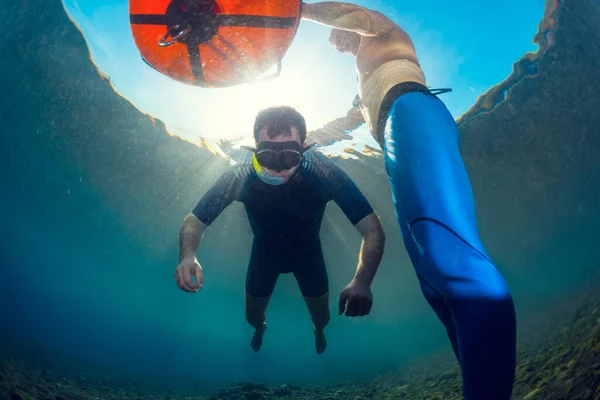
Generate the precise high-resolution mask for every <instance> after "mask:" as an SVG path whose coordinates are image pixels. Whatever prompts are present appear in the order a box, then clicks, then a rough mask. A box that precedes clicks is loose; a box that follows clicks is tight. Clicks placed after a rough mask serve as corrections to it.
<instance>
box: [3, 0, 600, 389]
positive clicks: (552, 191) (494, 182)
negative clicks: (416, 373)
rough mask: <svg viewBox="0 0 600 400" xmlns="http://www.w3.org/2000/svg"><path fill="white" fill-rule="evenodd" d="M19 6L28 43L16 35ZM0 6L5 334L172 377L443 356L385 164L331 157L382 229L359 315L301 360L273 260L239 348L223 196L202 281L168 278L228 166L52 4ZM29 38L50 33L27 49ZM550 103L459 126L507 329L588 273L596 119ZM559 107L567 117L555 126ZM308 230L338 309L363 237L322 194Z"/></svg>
mask: <svg viewBox="0 0 600 400" xmlns="http://www.w3.org/2000/svg"><path fill="white" fill-rule="evenodd" d="M33 16H35V18H39V21H40V24H39V26H38V31H37V35H38V36H35V40H33V39H32V38H31V37H29V36H27V35H28V34H29V28H28V27H29V25H28V24H27V23H26V21H27V20H28V18H33ZM8 18H10V19H11V20H14V21H16V22H15V27H14V29H13V30H12V31H11V32H8V33H6V35H8V36H7V37H8V39H10V40H6V41H3V42H2V43H1V44H0V50H1V51H0V54H4V55H5V56H6V57H7V58H4V59H3V60H2V62H0V76H3V84H2V85H0V129H1V134H0V160H1V161H0V166H1V168H0V178H1V182H0V184H1V186H0V210H1V211H0V213H1V215H2V220H1V221H2V230H0V265H1V276H0V307H1V308H0V311H1V312H0V334H1V335H2V339H3V341H4V343H5V344H7V346H8V347H9V348H10V347H11V346H13V347H15V348H16V347H17V346H19V348H24V349H26V351H27V349H29V350H28V351H30V352H31V354H32V355H34V356H35V355H36V354H38V353H39V354H42V353H44V354H46V353H47V354H52V357H54V360H55V361H56V364H57V365H58V364H61V363H70V364H71V365H77V366H80V367H82V368H84V370H87V371H89V372H90V373H92V372H99V373H102V374H106V375H112V376H117V377H125V378H127V377H131V378H132V379H133V378H136V379H138V378H139V379H147V380H152V381H153V382H154V383H159V384H164V385H180V386H185V385H200V386H208V385H221V384H226V383H229V382H232V381H242V380H244V381H246V380H252V381H261V382H265V383H306V382H313V383H325V382H333V381H339V380H346V379H356V378H368V377H371V376H374V375H376V374H378V373H381V372H385V371H388V370H390V369H393V368H399V367H402V366H403V365H406V364H407V363H409V362H410V361H411V360H414V359H420V358H422V357H426V356H428V355H431V354H436V353H438V352H449V350H450V349H449V344H448V342H447V339H446V336H445V332H444V331H443V328H442V325H441V324H440V323H439V322H438V321H437V319H436V318H435V315H434V314H433V312H432V311H431V310H430V309H429V307H428V306H427V304H426V303H425V300H424V299H423V298H422V295H421V293H420V291H419V287H418V282H417V279H416V277H415V276H414V272H413V269H412V266H411V265H410V263H409V262H408V258H407V255H406V252H405V250H404V248H403V245H402V242H401V238H400V236H399V232H398V227H397V225H396V222H395V217H394V215H393V209H392V205H391V199H390V194H389V186H388V183H387V178H386V177H385V175H384V171H383V165H382V160H381V159H380V158H371V159H366V158H363V159H359V160H338V162H339V163H340V165H341V166H342V167H343V168H344V169H345V170H347V172H348V173H349V174H350V175H351V176H352V177H353V178H354V179H355V181H356V183H357V184H358V186H359V187H360V188H361V189H362V190H363V191H364V192H365V193H366V194H367V197H368V198H369V200H370V201H371V202H372V203H373V205H374V206H375V208H376V209H377V211H378V212H379V213H380V214H381V216H382V218H383V221H384V226H385V230H386V233H387V235H388V241H387V248H386V254H385V257H384V260H383V262H382V265H381V267H380V271H379V273H378V275H377V277H376V280H375V283H374V285H373V292H374V300H375V304H374V307H373V311H372V313H371V315H370V316H369V317H367V318H363V319H348V318H346V317H343V316H335V315H334V316H333V318H332V322H331V324H330V326H329V327H328V328H327V330H326V334H327V337H328V339H329V348H328V349H327V351H326V353H325V354H323V355H321V356H317V355H316V354H315V352H314V344H313V335H312V327H311V323H310V320H309V317H308V313H307V311H306V308H305V306H304V304H303V302H302V299H301V296H300V292H299V290H298V288H297V286H296V284H295V282H294V281H293V279H292V277H291V276H284V277H282V278H280V280H279V282H278V286H277V288H276V291H275V294H274V297H273V299H272V302H271V305H270V307H269V311H268V314H267V320H268V322H269V330H268V332H267V333H266V336H265V343H264V345H263V348H262V350H261V352H260V353H258V354H257V353H254V352H253V351H252V350H251V348H250V346H249V341H250V337H251V334H252V330H251V328H250V327H249V326H248V325H247V324H246V322H245V320H244V312H243V284H244V274H245V267H246V263H247V258H248V254H249V249H250V244H251V233H250V229H249V227H248V223H247V221H246V219H245V213H244V210H243V208H242V207H241V206H240V205H239V204H238V205H233V206H231V207H230V208H229V209H228V210H227V211H226V212H225V213H224V214H223V215H222V216H221V217H220V218H219V219H218V220H217V221H216V222H215V223H214V225H212V226H211V228H210V229H209V230H208V231H207V233H206V236H205V238H204V240H203V243H202V246H201V250H200V252H199V260H200V262H201V264H202V265H203V267H204V270H205V288H204V289H203V290H202V292H201V293H198V294H194V295H190V294H186V293H183V292H181V291H180V290H179V289H177V287H176V286H175V282H174V279H173V271H174V268H175V266H176V263H177V253H178V248H177V245H178V243H177V235H178V231H179V227H180V224H181V221H182V219H183V217H184V216H185V214H186V213H187V212H188V211H189V210H190V209H191V207H193V206H194V205H195V203H196V201H197V200H198V199H199V197H200V196H201V195H202V193H204V191H206V189H207V188H208V187H209V186H210V184H212V182H214V180H215V179H216V178H217V176H219V174H220V173H222V171H223V170H224V168H225V167H226V165H227V164H226V162H225V161H224V160H222V159H219V156H215V155H212V154H211V153H210V152H208V151H207V150H206V149H199V148H197V147H195V146H194V145H192V144H190V143H185V142H182V141H181V140H179V139H177V138H173V137H170V136H168V135H167V134H166V133H165V131H164V129H162V127H161V126H160V125H157V126H154V125H153V124H152V123H151V122H150V121H149V119H148V118H147V117H146V116H144V115H142V114H140V113H139V112H138V111H137V110H135V109H134V108H133V107H132V106H131V105H130V104H128V103H127V102H126V101H124V100H123V99H121V98H120V97H119V96H117V95H116V94H115V93H114V92H113V91H112V89H111V88H110V87H109V85H108V83H107V82H106V81H102V80H100V78H99V77H98V74H97V73H96V72H95V70H94V67H93V66H92V65H91V63H90V62H89V60H88V59H87V52H86V48H85V43H84V41H83V39H82V38H81V36H80V35H79V34H78V32H77V31H76V30H75V29H74V27H73V26H72V25H71V24H70V22H69V21H68V19H67V18H66V16H65V15H64V13H63V11H62V9H61V7H60V6H57V5H51V6H50V5H45V4H44V5H41V3H39V2H32V1H30V2H28V3H27V4H25V5H23V6H22V7H21V8H19V10H16V9H15V8H13V7H12V6H8V7H7V6H6V5H4V4H3V5H2V6H1V7H0V21H2V20H6V19H8ZM44 37H45V38H46V40H50V42H51V43H53V44H52V45H46V46H39V40H38V39H40V38H44ZM559 39H560V37H558V39H557V40H559ZM9 43H11V44H14V43H19V45H17V46H8V44H9ZM65 54H68V55H69V57H68V58H67V57H65ZM6 59H9V60H12V61H11V62H10V63H7V62H6V61H5V60H6ZM13 63H14V64H15V65H13ZM527 68H528V70H529V69H530V68H529V67H527ZM530 70H531V71H534V69H533V67H532V68H531V69H530ZM540 79H542V78H540ZM528 82H529V81H528ZM542 83H543V82H542V81H539V82H538V83H537V84H542ZM527 84H529V85H532V86H530V88H535V84H534V83H527ZM545 87H548V86H545ZM555 90H558V89H556V88H555ZM528 93H534V91H533V89H530V91H529V92H527V91H525V90H522V91H521V96H522V97H523V96H524V97H525V98H527V96H528ZM515 96H516V95H515ZM565 96H566V95H565ZM556 98H559V97H556ZM525 103H526V100H523V103H522V104H525ZM559 103H560V104H559V105H554V106H553V105H552V104H550V103H549V105H548V107H551V108H552V110H554V111H553V112H552V115H553V116H547V115H545V116H544V118H542V117H539V116H532V118H533V120H534V121H536V122H535V124H529V125H528V124H527V123H522V125H521V126H526V127H529V128H530V129H532V128H531V127H536V128H538V129H539V130H540V132H542V133H539V134H538V135H542V134H545V135H546V136H544V140H537V141H536V140H534V139H535V138H536V137H537V138H538V139H539V138H540V136H536V135H531V136H527V138H525V136H524V135H525V134H526V132H527V129H526V128H522V129H521V130H519V131H511V130H510V129H508V128H507V129H506V130H503V129H500V128H498V129H496V130H494V129H495V128H494V127H496V128H497V125H496V124H493V123H490V124H489V125H487V128H488V130H486V133H487V134H489V135H492V134H496V135H498V136H492V137H494V138H496V139H493V140H491V142H490V143H485V141H484V140H482V139H481V137H480V136H476V135H473V133H472V132H471V131H469V130H467V131H465V134H464V138H465V139H464V140H465V142H464V153H465V159H466V163H467V165H468V167H469V169H470V173H471V174H472V179H473V186H474V191H475V196H476V199H477V203H478V216H479V222H480V226H481V236H482V239H483V241H484V243H485V244H486V246H487V247H488V250H489V252H490V254H491V256H492V258H494V260H495V261H496V263H497V265H498V267H499V268H500V270H501V271H502V273H503V274H504V276H505V278H506V280H507V282H508V284H509V286H510V288H511V290H512V292H513V295H514V298H515V303H516V306H517V312H518V316H519V317H518V318H519V324H520V326H522V327H527V323H528V321H529V319H532V318H533V317H534V316H535V315H536V314H537V313H538V312H540V311H547V310H549V309H550V310H551V309H552V307H554V305H555V304H557V302H560V301H561V299H562V298H565V297H567V296H570V295H572V294H573V293H577V291H579V290H580V289H581V288H582V287H584V286H585V285H586V284H587V283H588V282H589V281H591V280H593V279H597V276H598V265H600V264H599V260H600V247H599V246H598V245H597V240H596V238H597V237H598V233H599V232H598V227H599V226H600V213H599V212H598V204H600V192H599V190H598V185H597V182H598V181H599V180H598V179H599V177H600V170H599V167H598V164H597V163H596V162H595V161H594V153H595V152H596V149H598V148H600V143H599V142H598V137H597V126H598V124H597V117H595V116H594V115H593V114H592V113H589V112H586V111H585V110H589V109H590V107H591V106H590V105H589V104H582V105H580V106H579V107H571V108H569V105H572V104H573V103H570V102H569V101H567V100H564V99H563V100H560V101H559ZM586 107H587V108H586ZM557 110H558V111H557ZM561 112H562V113H566V114H568V113H572V115H573V118H572V120H571V121H569V122H568V123H567V125H565V123H564V121H565V118H564V114H560V113H561ZM561 115H562V117H561ZM518 117H519V116H518V115H517V116H514V119H515V120H517V119H518ZM553 118H554V119H553ZM594 118H596V119H594ZM525 120H528V119H527V118H525ZM507 124H508V122H507ZM561 124H562V125H561ZM465 129H468V127H467V128H465ZM507 131H510V135H512V136H510V135H507ZM561 135H562V136H561ZM507 137H508V138H510V140H507V139H506V138H507ZM532 137H533V138H534V139H532ZM567 138H570V140H567ZM494 140H497V141H494ZM511 146H512V147H511ZM475 154H485V155H486V158H485V160H484V161H485V162H483V163H481V162H480V159H479V158H477V157H479V156H477V157H476V156H475ZM532 177H534V178H532ZM321 238H322V242H323V245H324V252H325V257H326V262H327V265H328V268H329V273H330V284H331V293H332V298H331V305H332V309H333V310H334V311H335V307H336V304H337V295H338V294H339V292H340V290H341V289H342V288H343V287H344V286H345V285H346V284H347V283H348V282H349V281H350V279H351V278H352V275H353V273H354V269H355V265H356V259H357V254H358V249H359V245H360V237H359V235H358V233H357V232H356V230H355V229H354V228H353V227H352V226H351V225H350V223H349V222H348V221H347V220H346V219H345V218H344V216H343V214H342V213H341V211H340V210H339V209H338V208H337V206H334V205H332V206H330V207H329V208H328V210H327V213H326V218H325V221H324V224H323V229H322V232H321ZM334 313H335V312H334Z"/></svg>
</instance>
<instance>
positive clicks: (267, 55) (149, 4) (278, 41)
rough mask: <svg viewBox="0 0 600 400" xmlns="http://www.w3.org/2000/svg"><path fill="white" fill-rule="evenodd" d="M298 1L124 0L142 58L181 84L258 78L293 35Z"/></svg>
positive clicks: (209, 84)
mask: <svg viewBox="0 0 600 400" xmlns="http://www.w3.org/2000/svg"><path fill="white" fill-rule="evenodd" d="M301 4H302V3H301V0H129V14H130V25H131V31H132V33H133V38H134V41H135V44H136V46H137V48H138V50H139V51H140V53H141V55H142V58H143V59H144V61H145V62H146V63H147V64H149V65H150V66H151V67H153V68H155V69H156V70H158V71H159V72H161V73H163V74H165V75H167V76H169V77H171V78H173V79H175V80H177V81H180V82H183V83H187V84H189V85H196V86H203V87H225V86H232V85H237V84H240V83H244V82H249V81H254V80H257V79H260V78H261V77H262V76H264V74H265V73H267V72H268V70H269V69H270V68H272V67H273V66H275V65H278V72H279V70H280V68H281V59H282V58H283V56H284V55H285V53H286V52H287V50H288V48H289V46H290V45H291V43H292V40H293V39H294V36H295V34H296V30H297V28H298V23H299V21H300V7H301Z"/></svg>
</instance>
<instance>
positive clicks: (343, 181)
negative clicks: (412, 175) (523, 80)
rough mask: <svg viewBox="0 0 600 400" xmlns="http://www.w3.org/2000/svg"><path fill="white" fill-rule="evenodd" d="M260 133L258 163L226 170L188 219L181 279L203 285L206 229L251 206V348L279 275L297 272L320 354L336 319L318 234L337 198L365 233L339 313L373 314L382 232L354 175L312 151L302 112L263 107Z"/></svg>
mask: <svg viewBox="0 0 600 400" xmlns="http://www.w3.org/2000/svg"><path fill="white" fill-rule="evenodd" d="M254 138H255V140H256V149H252V150H253V151H254V152H255V154H254V156H253V158H252V160H251V161H250V162H247V163H242V164H241V165H237V166H235V167H233V168H232V169H231V170H229V171H227V172H226V173H225V174H223V175H222V176H221V178H220V179H219V180H218V181H217V183H216V184H215V185H214V186H213V187H211V188H210V189H209V190H208V191H207V192H206V194H205V195H204V196H203V197H202V199H201V200H200V202H199V203H198V205H197V206H196V207H195V208H194V210H193V211H192V213H190V214H189V215H188V216H187V217H186V218H185V220H184V222H183V226H182V228H181V233H180V263H179V265H178V266H177V268H176V270H175V280H176V283H177V285H178V286H179V288H181V289H182V290H184V291H186V292H197V291H198V289H201V288H202V286H203V279H202V267H201V266H200V264H199V263H198V261H197V259H196V253H197V250H198V247H199V245H200V240H201V238H202V234H203V233H204V230H205V229H206V228H207V226H208V225H210V224H211V223H212V222H213V221H214V220H215V219H216V218H217V217H218V216H219V214H220V213H221V212H222V211H223V210H224V209H225V208H226V207H227V206H228V205H229V204H231V202H232V201H234V200H235V201H240V202H242V203H244V206H245V208H246V213H247V215H248V220H249V222H250V226H251V228H252V232H253V233H254V242H253V245H252V253H251V255H250V262H249V265H248V271H247V275H246V290H245V305H246V319H247V321H248V322H249V323H250V325H252V326H253V327H254V328H255V333H254V335H253V337H252V341H251V346H252V348H253V349H254V350H255V351H259V350H260V347H261V344H262V338H263V334H264V332H265V329H266V324H265V311H266V309H267V304H268V303H269V299H270V297H271V294H272V293H273V289H274V287H275V282H276V281H277V278H278V276H279V274H280V273H289V272H291V273H293V274H294V276H295V278H296V280H297V282H298V285H299V286H300V291H301V292H302V295H303V297H304V301H305V302H306V306H307V307H308V311H309V313H310V316H311V319H312V322H313V329H314V333H315V348H316V351H317V353H318V354H321V353H322V352H323V351H325V348H326V345H327V343H326V340H325V336H324V334H323V329H324V328H325V326H326V325H327V324H328V322H329V288H328V277H327V271H326V268H325V263H324V260H323V253H322V250H321V242H320V239H319V230H320V227H321V221H322V219H323V214H324V213H325V207H326V205H327V203H328V202H329V201H330V200H333V201H335V202H336V203H337V204H338V205H339V207H340V208H341V209H342V211H343V212H344V213H345V214H346V217H348V219H349V220H350V221H351V222H352V224H353V225H354V226H355V227H356V229H357V230H358V231H359V232H360V234H361V235H362V237H363V240H362V244H361V248H360V254H359V261H358V266H357V269H356V274H355V276H354V278H353V279H352V281H351V282H350V283H349V284H348V286H346V288H345V289H344V290H343V291H342V293H341V294H340V298H339V310H338V311H339V313H340V314H342V313H344V311H345V314H346V315H347V316H364V315H367V314H368V313H369V312H370V310H371V305H372V294H371V289H370V287H371V283H372V281H373V278H374V276H375V272H376V271H377V268H378V266H379V262H380V261H381V257H382V255H383V248H384V242H385V236H384V233H383V229H382V227H381V224H380V222H379V218H378V217H377V215H376V214H375V212H374V211H373V209H372V208H371V206H370V205H369V202H368V201H367V200H366V199H365V197H364V196H363V195H362V193H361V192H360V191H359V190H358V188H357V187H356V185H355V184H354V183H353V182H352V180H350V178H349V177H348V176H347V175H346V174H345V173H344V172H343V171H342V170H341V169H340V168H339V167H337V166H335V165H333V164H332V163H331V162H329V161H328V160H327V159H325V157H323V156H319V155H318V154H317V153H315V152H313V151H307V147H306V141H305V140H306V123H305V121H304V118H303V117H302V115H300V114H299V113H298V112H297V111H296V110H294V109H293V108H290V107H273V108H269V109H266V110H263V111H261V112H260V113H259V114H258V116H257V118H256V121H255V124H254ZM192 277H194V278H195V282H193V280H192Z"/></svg>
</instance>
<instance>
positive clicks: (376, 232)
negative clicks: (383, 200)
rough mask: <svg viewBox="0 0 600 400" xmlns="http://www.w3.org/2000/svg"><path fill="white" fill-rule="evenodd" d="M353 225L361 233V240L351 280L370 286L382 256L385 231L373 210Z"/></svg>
mask: <svg viewBox="0 0 600 400" xmlns="http://www.w3.org/2000/svg"><path fill="white" fill-rule="evenodd" d="M354 226H355V227H356V229H357V230H358V231H359V232H360V234H361V235H362V237H363V240H362V244H361V246H360V254H359V257H358V266H357V267H356V274H355V275H354V279H353V280H354V281H357V282H360V283H364V284H366V285H368V286H370V285H371V283H372V282H373V278H374V277H375V274H376V273H377V268H379V263H380V262H381V258H382V257H383V249H384V247H385V233H384V232H383V227H382V226H381V222H380V221H379V217H378V216H377V214H376V213H374V212H373V213H371V214H369V215H367V216H366V217H364V218H363V219H361V220H360V221H359V222H358V223H357V224H356V225H354Z"/></svg>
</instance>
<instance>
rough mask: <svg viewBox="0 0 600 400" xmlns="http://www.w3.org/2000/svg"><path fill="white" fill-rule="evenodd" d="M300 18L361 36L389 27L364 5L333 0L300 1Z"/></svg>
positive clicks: (374, 34) (377, 32)
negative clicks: (317, 0) (318, 0)
mask: <svg viewBox="0 0 600 400" xmlns="http://www.w3.org/2000/svg"><path fill="white" fill-rule="evenodd" d="M302 18H303V19H306V20H309V21H313V22H317V23H319V24H322V25H327V26H330V27H332V28H336V29H340V30H343V31H351V32H356V33H358V34H360V35H362V36H377V35H379V34H382V33H385V32H386V31H387V30H389V28H390V26H387V25H385V26H384V24H381V23H380V22H379V21H378V19H377V18H373V14H372V12H371V11H370V10H368V9H366V8H364V7H360V6H357V5H355V4H350V3H339V2H333V1H324V2H319V3H310V4H307V3H302Z"/></svg>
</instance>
